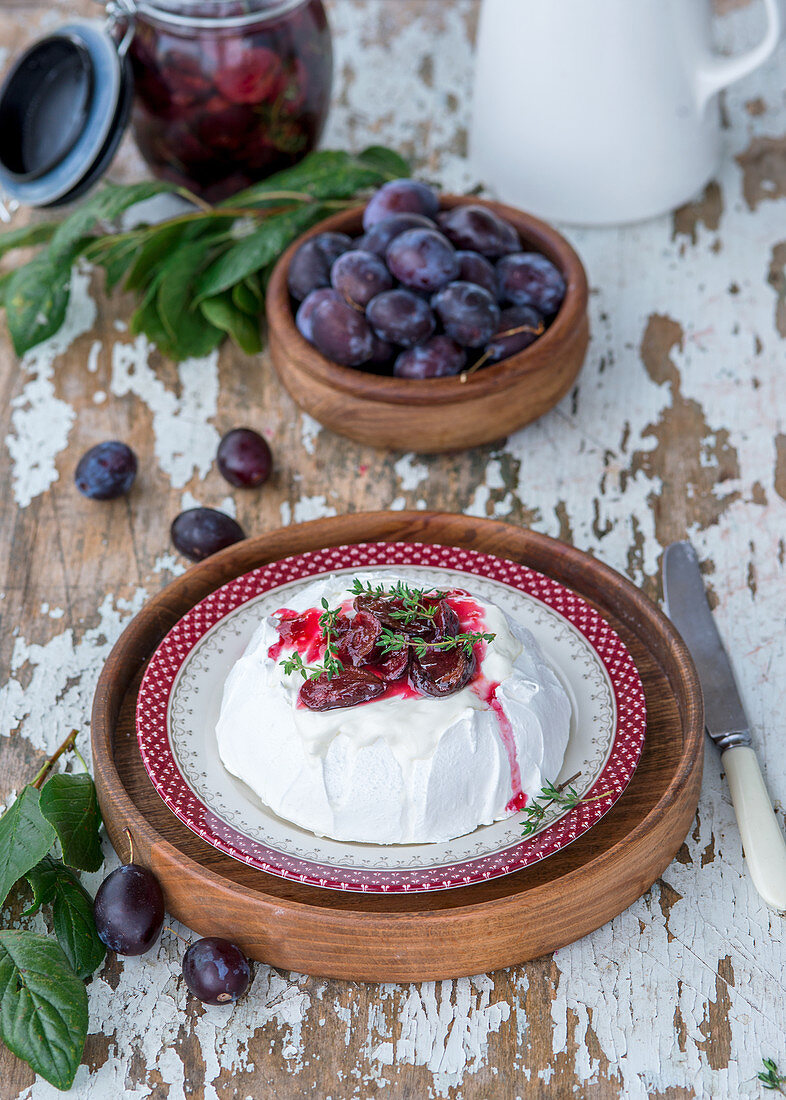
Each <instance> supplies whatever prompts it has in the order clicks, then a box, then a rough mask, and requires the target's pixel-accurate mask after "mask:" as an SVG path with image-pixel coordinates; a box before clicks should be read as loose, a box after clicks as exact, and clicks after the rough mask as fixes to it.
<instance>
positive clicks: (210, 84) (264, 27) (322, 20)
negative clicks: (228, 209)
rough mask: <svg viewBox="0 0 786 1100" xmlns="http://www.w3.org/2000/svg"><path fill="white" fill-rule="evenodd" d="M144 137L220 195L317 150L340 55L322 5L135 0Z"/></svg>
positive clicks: (140, 133) (147, 154)
mask: <svg viewBox="0 0 786 1100" xmlns="http://www.w3.org/2000/svg"><path fill="white" fill-rule="evenodd" d="M134 8H135V17H134V19H135V33H134V37H133V40H132V43H131V47H130V50H129V56H130V58H131V63H132V65H133V71H134V83H135V93H136V95H135V102H134V112H133V129H134V137H135V139H136V143H137V145H138V146H139V149H140V152H141V153H142V156H143V157H144V158H145V160H146V161H147V163H148V164H149V165H150V168H151V169H152V171H153V173H154V174H155V175H156V176H159V177H160V178H162V179H168V180H172V181H174V182H175V183H178V184H181V185H183V186H185V187H187V188H189V190H191V191H194V192H195V193H196V194H198V195H201V196H202V197H203V198H204V199H206V200H207V201H208V202H217V201H219V200H221V199H223V198H226V197H227V196H228V195H231V194H233V193H234V192H236V191H239V190H241V189H242V188H244V187H247V186H249V185H250V184H251V183H254V182H256V181H257V180H260V179H264V178H265V177H266V176H269V175H270V174H271V173H273V172H276V171H278V170H279V169H281V168H286V167H288V166H289V165H292V164H294V163H295V162H296V161H298V160H300V159H301V158H302V157H304V156H305V155H306V153H308V152H310V150H311V149H313V148H314V146H315V145H316V143H317V141H318V140H319V136H320V134H321V132H322V127H323V125H324V122H325V118H326V115H327V111H328V107H329V104H330V91H331V85H332V78H333V51H332V43H331V36H330V28H329V26H328V22H327V17H326V15H325V9H324V7H323V5H322V0H136V2H135V4H134Z"/></svg>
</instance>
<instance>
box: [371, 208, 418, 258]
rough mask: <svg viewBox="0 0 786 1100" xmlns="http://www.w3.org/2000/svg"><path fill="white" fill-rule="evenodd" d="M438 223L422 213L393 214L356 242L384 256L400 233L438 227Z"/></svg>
mask: <svg viewBox="0 0 786 1100" xmlns="http://www.w3.org/2000/svg"><path fill="white" fill-rule="evenodd" d="M436 228H437V224H436V222H433V221H432V220H431V218H426V217H424V216H423V215H422V214H392V215H391V216H390V217H389V218H384V219H383V220H382V221H381V222H377V224H376V225H375V226H373V227H372V228H371V229H369V231H368V233H364V234H363V236H362V237H360V238H359V239H358V240H357V241H356V242H355V243H356V245H357V247H358V248H362V249H364V250H365V251H366V252H375V253H376V254H377V256H384V255H385V253H386V252H387V250H388V245H389V244H390V242H391V241H393V240H395V239H396V237H398V235H399V234H400V233H406V231H407V230H408V229H436Z"/></svg>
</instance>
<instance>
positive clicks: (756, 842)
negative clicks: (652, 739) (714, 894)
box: [663, 541, 786, 912]
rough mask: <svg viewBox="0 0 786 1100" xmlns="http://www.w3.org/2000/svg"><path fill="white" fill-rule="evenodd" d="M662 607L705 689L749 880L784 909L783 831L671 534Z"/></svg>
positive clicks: (681, 548)
mask: <svg viewBox="0 0 786 1100" xmlns="http://www.w3.org/2000/svg"><path fill="white" fill-rule="evenodd" d="M663 598H664V603H665V605H666V614H667V615H668V616H669V618H670V619H671V621H672V622H673V623H674V625H675V626H676V628H677V630H678V631H679V633H680V634H681V635H682V638H683V641H684V642H685V644H686V645H687V647H688V650H689V651H690V655H691V657H692V658H693V662H694V664H695V665H696V671H697V672H698V674H699V680H700V681H701V687H702V692H703V694H704V714H705V724H706V729H707V733H708V734H709V736H710V737H711V738H712V740H713V741H714V742H715V743H716V745H717V746H718V748H719V749H720V750H721V761H722V764H723V767H724V770H725V772H726V777H727V779H728V782H729V789H730V791H731V799H732V803H733V804H734V811H735V813H736V815H737V824H738V825H739V829H740V836H741V837H742V846H743V849H744V851H745V859H746V862H747V864H748V870H749V871H750V874H751V878H752V879H753V884H754V886H755V887H756V889H757V890H758V892H759V894H760V895H761V897H762V898H763V899H764V901H765V902H766V903H767V905H769V906H771V907H772V908H773V909H776V910H778V911H779V912H784V911H786V839H784V836H783V833H782V831H781V828H780V825H779V823H778V819H777V818H776V816H775V812H774V810H773V808H772V803H771V801H770V796H769V794H768V792H767V788H766V786H765V785H764V779H763V777H762V774H761V769H760V767H759V762H758V760H757V758H756V754H755V752H754V751H753V747H752V742H751V733H750V726H749V723H748V719H747V717H746V714H745V708H744V706H743V703H742V699H741V698H740V692H739V688H738V687H737V683H736V680H735V679H734V670H733V669H732V666H731V662H730V660H729V656H728V654H727V652H726V649H725V648H724V645H723V642H722V640H721V636H720V634H719V633H718V628H717V626H716V625H715V620H714V618H713V616H712V611H711V610H710V605H709V603H708V602H707V593H706V590H705V588H704V581H703V579H702V576H701V570H700V569H699V559H698V556H697V554H696V551H695V549H694V548H693V546H692V545H691V544H690V543H689V542H687V541H683V542H674V543H672V544H671V546H668V547H667V548H666V551H665V553H664V555H663Z"/></svg>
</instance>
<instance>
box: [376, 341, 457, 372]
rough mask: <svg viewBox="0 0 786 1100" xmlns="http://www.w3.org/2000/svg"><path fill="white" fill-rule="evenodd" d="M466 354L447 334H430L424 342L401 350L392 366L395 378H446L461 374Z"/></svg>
mask: <svg viewBox="0 0 786 1100" xmlns="http://www.w3.org/2000/svg"><path fill="white" fill-rule="evenodd" d="M466 363H467V354H466V352H465V351H464V349H463V348H461V347H459V345H458V344H456V343H454V341H453V340H451V339H450V337H449V336H432V337H431V339H430V340H427V341H426V342H425V344H419V345H418V346H417V347H414V348H409V349H408V350H407V351H402V352H401V354H400V355H399V356H398V358H397V359H396V362H395V364H394V366H393V374H394V375H395V377H396V378H447V377H450V376H451V375H455V374H461V372H462V371H463V370H464V367H465V366H466Z"/></svg>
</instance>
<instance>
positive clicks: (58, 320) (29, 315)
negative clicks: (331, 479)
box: [0, 146, 409, 359]
mask: <svg viewBox="0 0 786 1100" xmlns="http://www.w3.org/2000/svg"><path fill="white" fill-rule="evenodd" d="M408 171H409V167H408V165H407V163H406V161H404V160H403V159H402V158H401V157H400V156H399V155H398V154H397V153H394V152H392V151H391V150H389V149H385V148H383V147H381V146H372V147H371V148H369V149H366V150H364V151H363V152H362V153H359V154H357V155H351V154H349V153H345V152H341V151H331V150H322V151H320V152H316V153H312V154H310V156H308V157H305V158H304V159H303V160H302V161H301V162H300V163H299V164H297V165H295V166H294V167H293V168H288V169H286V170H284V171H283V172H278V173H276V174H275V175H273V176H271V177H270V178H269V179H267V180H265V181H264V182H262V183H259V184H255V185H254V186H253V187H250V188H248V189H247V190H245V191H243V192H241V193H240V194H238V195H234V196H233V197H232V198H230V199H228V200H226V201H225V202H223V203H219V204H218V205H217V206H210V205H209V204H207V203H205V202H203V201H202V200H201V199H198V198H196V196H194V195H191V194H190V193H189V192H187V191H185V190H184V189H183V188H178V187H175V186H174V185H173V184H168V183H163V182H148V183H138V184H132V185H128V186H120V185H118V184H112V183H106V184H104V185H103V187H102V188H100V189H99V190H98V191H96V192H95V193H94V194H93V195H92V196H91V197H90V198H89V199H87V200H86V201H85V202H83V203H81V204H80V206H79V207H78V208H77V210H75V211H74V213H72V214H71V215H70V216H69V217H67V218H65V219H64V220H63V221H61V222H59V223H58V222H46V223H43V224H37V225H33V226H29V227H26V228H24V229H17V230H12V231H11V232H8V233H4V234H2V235H0V258H1V257H2V256H4V255H5V254H6V253H9V252H11V251H13V250H15V249H20V248H29V247H33V246H40V251H39V252H38V253H37V254H36V255H35V256H34V257H33V259H32V260H30V261H29V262H28V263H25V264H22V265H20V266H18V267H16V268H15V269H14V270H11V271H7V272H5V273H4V274H2V275H0V307H3V306H4V307H5V311H6V318H7V321H8V328H9V332H10V334H11V339H12V341H13V344H14V349H15V351H16V353H17V354H18V355H23V354H24V353H25V352H27V351H29V350H30V348H33V347H35V346H36V345H37V344H40V343H41V342H42V341H44V340H46V339H48V338H49V337H50V336H52V335H54V333H56V332H57V331H58V329H59V328H60V326H61V325H62V323H63V321H64V319H65V315H66V310H67V308H68V302H69V296H70V288H71V272H72V269H73V267H74V265H75V264H77V263H78V262H79V261H80V260H86V261H88V262H89V263H93V264H98V265H99V266H100V267H102V268H103V269H104V272H105V278H106V286H107V290H109V291H111V290H113V289H114V288H116V287H118V286H120V285H121V284H122V286H123V289H125V290H126V291H129V292H131V293H133V294H135V295H136V298H137V306H136V309H135V310H134V312H133V314H132V316H131V321H130V324H129V330H130V332H131V333H132V334H134V335H136V334H139V333H144V334H145V335H146V336H147V337H148V339H150V340H151V341H152V342H153V343H155V344H156V345H157V346H158V348H159V350H160V351H161V352H162V353H163V354H164V355H167V356H169V357H170V358H172V359H188V358H191V357H197V356H202V355H207V354H209V352H211V351H212V350H213V349H214V348H216V347H218V345H219V344H220V343H221V342H222V341H223V340H224V338H225V337H226V336H229V337H230V338H231V339H232V340H233V341H234V342H235V344H237V345H238V347H240V348H241V349H242V350H243V351H245V352H247V353H248V354H255V353H256V352H258V351H259V350H260V348H261V346H262V341H261V334H260V316H261V314H262V310H263V304H264V294H263V291H264V287H265V284H266V282H267V279H268V277H269V275H270V272H271V270H272V268H273V265H274V264H275V261H276V260H277V259H278V257H279V256H280V255H281V253H282V252H283V251H284V249H286V248H287V247H288V246H289V244H291V242H292V241H293V240H294V239H295V238H296V237H298V236H299V235H300V234H301V233H303V232H304V231H305V230H307V229H309V228H310V227H311V226H313V225H315V224H316V223H317V222H319V221H321V220H322V218H324V217H325V216H326V215H327V214H328V213H331V212H333V211H335V210H341V209H345V208H347V207H349V206H352V205H354V203H355V201H356V196H358V194H359V193H362V192H364V191H366V190H369V189H372V188H375V187H379V186H380V185H381V184H383V183H385V182H386V181H387V180H389V179H394V178H396V177H398V176H406V175H407V174H408ZM162 194H173V195H176V196H178V197H180V198H183V199H186V200H188V201H189V202H190V203H191V209H190V210H189V211H188V212H187V213H184V214H180V215H178V216H176V217H173V218H170V219H168V220H167V221H163V222H160V223H158V224H155V225H141V226H138V227H137V228H134V229H131V230H127V231H123V232H117V231H112V230H111V229H110V228H109V227H108V226H109V224H111V223H113V222H115V221H116V219H117V218H119V217H120V215H122V214H123V213H124V212H125V211H127V210H129V209H130V208H131V207H133V206H136V205H137V204H138V203H141V202H144V201H146V200H148V199H151V198H154V197H156V196H158V195H162Z"/></svg>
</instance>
